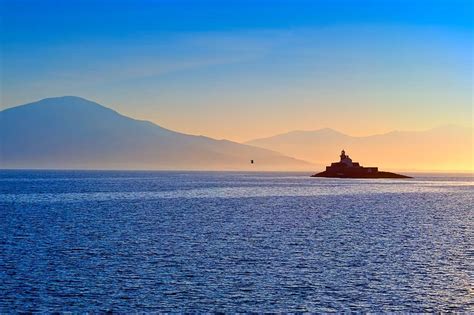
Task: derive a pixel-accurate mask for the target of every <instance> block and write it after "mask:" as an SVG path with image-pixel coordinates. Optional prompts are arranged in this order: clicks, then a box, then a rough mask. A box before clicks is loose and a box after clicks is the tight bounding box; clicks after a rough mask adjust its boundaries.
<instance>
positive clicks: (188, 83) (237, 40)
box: [0, 0, 474, 141]
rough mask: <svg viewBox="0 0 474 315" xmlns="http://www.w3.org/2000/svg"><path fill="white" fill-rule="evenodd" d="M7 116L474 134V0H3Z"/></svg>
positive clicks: (202, 127) (267, 129)
mask: <svg viewBox="0 0 474 315" xmlns="http://www.w3.org/2000/svg"><path fill="white" fill-rule="evenodd" d="M0 5H1V7H0V11H1V13H0V14H1V20H0V23H1V32H0V40H1V55H0V57H1V64H0V67H1V68H0V70H1V71H0V75H1V77H0V83H1V86H0V92H1V106H2V108H8V107H12V106H16V105H20V104H24V103H28V102H32V101H36V100H39V99H42V98H46V97H54V96H63V95H75V96H81V97H84V98H87V99H90V100H93V101H96V102H99V103H100V104H103V105H105V106H107V107H111V108H113V109H116V110H118V111H119V112H121V113H122V114H125V115H128V116H131V117H134V118H138V119H145V120H151V121H153V122H155V123H157V124H159V125H161V126H163V127H166V128H169V129H172V130H176V131H181V132H185V133H190V134H196V135H207V136H210V137H213V138H217V139H222V138H225V139H229V140H235V141H246V140H250V139H253V138H261V137H266V136H272V135H275V134H279V133H284V132H288V131H291V130H316V129H320V128H325V127H329V128H333V129H336V130H339V131H342V132H345V133H347V134H350V135H356V136H363V135H371V134H377V133H383V132H387V131H391V130H424V129H429V128H433V127H437V126H440V125H447V124H456V125H461V126H467V127H472V124H473V120H474V116H473V108H472V89H473V74H472V70H473V69H472V63H473V60H472V58H473V38H474V37H473V35H474V34H473V28H474V27H473V7H472V6H473V4H472V1H458V0H446V1H437V0H430V1H424V0H419V1H412V0H410V1H408V0H392V1H384V0H372V1H368V0H358V1H342V0H330V1H323V0H312V1H300V0H287V1H277V0H274V1H269V0H267V1H259V0H254V1H250V0H239V1H233V0H228V1H224V0H221V1H204V0H203V1H199V0H194V1H181V0H162V1H159V0H136V1H120V0H118V1H117V0H116V1H111V0H110V1H106V0H102V1H89V0H83V1H75V0H70V1H51V0H42V1H23V0H0Z"/></svg>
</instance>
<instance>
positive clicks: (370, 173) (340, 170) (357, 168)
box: [312, 150, 409, 178]
mask: <svg viewBox="0 0 474 315" xmlns="http://www.w3.org/2000/svg"><path fill="white" fill-rule="evenodd" d="M340 158H341V160H340V161H339V162H334V163H331V166H326V170H325V171H324V172H321V173H318V174H314V175H312V177H339V178H409V177H408V176H405V175H400V174H395V173H389V172H380V171H379V169H378V167H363V166H361V165H360V164H359V163H358V162H352V159H351V158H350V157H349V155H346V151H344V150H342V151H341V155H340Z"/></svg>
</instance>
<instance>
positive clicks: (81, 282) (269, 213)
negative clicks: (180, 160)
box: [0, 171, 474, 312]
mask: <svg viewBox="0 0 474 315" xmlns="http://www.w3.org/2000/svg"><path fill="white" fill-rule="evenodd" d="M0 175H1V179H0V193H1V194H0V207H1V209H2V210H1V212H0V251H1V256H0V257H1V259H0V292H3V293H2V297H1V298H0V311H2V312H11V311H86V310H90V311H104V310H113V311H118V312H128V311H132V310H138V311H275V312H278V311H315V312H318V311H321V312H324V311H350V310H358V311H414V312H424V311H428V312H429V311H466V312H469V311H474V304H473V302H472V300H473V299H472V292H470V291H469V290H471V287H472V283H473V281H472V278H473V267H474V266H473V259H472V258H473V255H474V251H473V249H472V244H473V243H474V236H473V233H474V232H473V231H474V223H473V220H472V217H473V210H472V205H473V204H474V203H473V201H474V197H473V196H474V194H473V192H474V186H473V181H472V178H470V177H442V176H440V177H433V176H427V177H421V178H415V179H410V180H387V179H384V180H340V179H319V178H308V177H307V176H306V175H303V174H286V173H218V172H217V173H216V172H210V173H206V172H196V173H179V172H80V171H75V172H38V171H21V172H19V171H2V172H1V173H0Z"/></svg>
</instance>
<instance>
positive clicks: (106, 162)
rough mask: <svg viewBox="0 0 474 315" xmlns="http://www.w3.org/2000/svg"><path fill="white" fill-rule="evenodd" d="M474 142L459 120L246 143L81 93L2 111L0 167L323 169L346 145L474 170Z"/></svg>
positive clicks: (423, 166) (382, 157)
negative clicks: (137, 115)
mask: <svg viewBox="0 0 474 315" xmlns="http://www.w3.org/2000/svg"><path fill="white" fill-rule="evenodd" d="M473 148H474V143H473V129H472V128H465V127H460V126H454V125H450V126H443V127H438V128H433V129H430V130H425V131H392V132H388V133H384V134H379V135H372V136H366V137H354V136H350V135H346V134H344V133H341V132H338V131H335V130H333V129H329V128H325V129H320V130H314V131H291V132H288V133H284V134H279V135H276V136H273V137H268V138H261V139H255V140H251V141H248V142H246V143H244V144H241V143H237V142H232V141H228V140H216V139H212V138H209V137H205V136H194V135H188V134H183V133H180V132H176V131H172V130H169V129H166V128H163V127H160V126H158V125H156V124H154V123H152V122H149V121H142V120H136V119H133V118H130V117H126V116H124V115H121V114H119V113H118V112H116V111H114V110H112V109H109V108H107V107H104V106H102V105H100V104H98V103H95V102H92V101H89V100H86V99H83V98H80V97H75V96H64V97H54V98H47V99H43V100H40V101H38V102H34V103H29V104H25V105H20V106H17V107H12V108H8V109H5V110H3V111H0V168H48V169H188V170H304V171H318V170H322V169H323V168H324V166H325V165H328V164H330V163H331V162H334V161H337V160H338V159H339V157H338V155H339V153H340V151H341V150H342V149H345V150H346V153H348V154H349V155H350V156H351V157H352V159H353V160H354V161H357V162H360V163H361V164H362V165H364V166H378V167H380V168H381V169H384V170H419V171H423V170H426V171H431V170H446V171H448V170H458V171H459V170H472V169H473ZM251 160H253V161H254V163H253V164H252V163H251ZM306 161H309V162H306Z"/></svg>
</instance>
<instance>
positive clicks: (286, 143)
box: [246, 126, 474, 171]
mask: <svg viewBox="0 0 474 315" xmlns="http://www.w3.org/2000/svg"><path fill="white" fill-rule="evenodd" d="M246 144H250V145H254V146H258V147H261V148H266V149H270V150H274V151H278V152H281V153H283V154H291V156H294V157H296V158H300V159H304V160H307V161H310V162H313V163H315V164H317V165H319V166H321V167H322V166H324V165H328V164H329V163H330V162H333V161H336V160H338V159H339V157H338V155H339V153H340V151H341V149H345V150H346V152H347V153H348V154H349V155H350V156H351V158H353V160H354V161H358V162H360V163H361V164H362V165H364V166H380V167H381V168H382V169H387V170H388V169H393V170H426V171H431V170H472V169H473V145H474V144H473V129H470V128H463V127H459V126H443V127H439V128H434V129H430V130H426V131H392V132H389V133H385V134H380V135H373V136H367V137H353V136H349V135H346V134H343V133H340V132H338V131H335V130H332V129H328V128H326V129H320V130H315V131H292V132H289V133H285V134H280V135H276V136H273V137H269V138H262V139H255V140H252V141H248V142H246Z"/></svg>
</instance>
